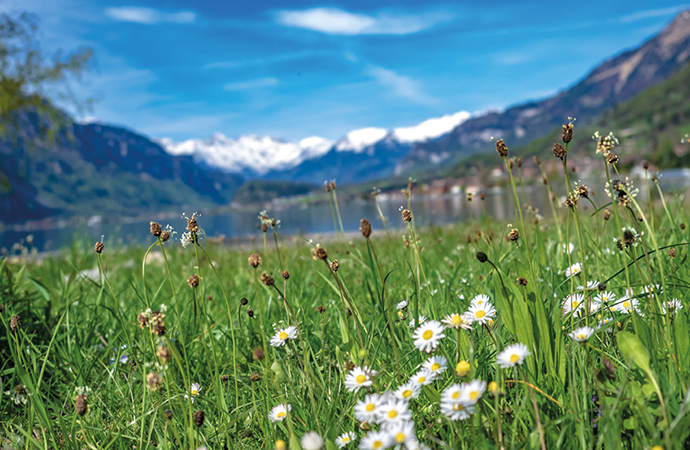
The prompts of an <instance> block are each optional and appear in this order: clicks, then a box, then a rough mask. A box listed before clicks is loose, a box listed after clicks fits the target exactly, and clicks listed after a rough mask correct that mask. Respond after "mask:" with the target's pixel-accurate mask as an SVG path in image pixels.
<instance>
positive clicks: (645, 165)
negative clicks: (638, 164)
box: [642, 161, 649, 170]
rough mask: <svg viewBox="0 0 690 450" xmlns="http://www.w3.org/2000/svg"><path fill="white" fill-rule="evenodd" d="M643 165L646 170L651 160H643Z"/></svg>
mask: <svg viewBox="0 0 690 450" xmlns="http://www.w3.org/2000/svg"><path fill="white" fill-rule="evenodd" d="M642 167H644V170H648V169H649V161H645V162H643V163H642Z"/></svg>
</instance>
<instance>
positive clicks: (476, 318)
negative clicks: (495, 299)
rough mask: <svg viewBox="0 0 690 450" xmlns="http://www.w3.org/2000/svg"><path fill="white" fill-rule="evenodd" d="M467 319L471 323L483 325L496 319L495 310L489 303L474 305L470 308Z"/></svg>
mask: <svg viewBox="0 0 690 450" xmlns="http://www.w3.org/2000/svg"><path fill="white" fill-rule="evenodd" d="M468 317H469V319H470V320H471V321H472V322H478V323H480V324H482V325H484V324H486V323H488V321H489V320H491V319H493V318H494V317H496V308H494V306H493V305H492V304H491V303H489V302H486V303H483V304H481V305H479V304H474V305H471V306H470V309H469V311H468Z"/></svg>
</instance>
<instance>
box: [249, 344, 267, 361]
mask: <svg viewBox="0 0 690 450" xmlns="http://www.w3.org/2000/svg"><path fill="white" fill-rule="evenodd" d="M252 356H253V357H254V359H255V360H257V361H261V360H262V359H264V357H265V356H266V352H264V349H263V348H261V347H257V348H255V349H254V350H252Z"/></svg>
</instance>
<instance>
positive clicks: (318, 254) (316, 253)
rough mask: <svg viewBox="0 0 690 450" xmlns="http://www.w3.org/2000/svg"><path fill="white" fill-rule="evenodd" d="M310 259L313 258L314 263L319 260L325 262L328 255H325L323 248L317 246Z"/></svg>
mask: <svg viewBox="0 0 690 450" xmlns="http://www.w3.org/2000/svg"><path fill="white" fill-rule="evenodd" d="M311 257H312V258H314V260H315V261H318V260H319V259H320V260H322V261H325V260H327V259H328V253H326V250H324V248H323V247H321V246H320V245H318V244H317V245H316V247H314V248H313V249H312V251H311Z"/></svg>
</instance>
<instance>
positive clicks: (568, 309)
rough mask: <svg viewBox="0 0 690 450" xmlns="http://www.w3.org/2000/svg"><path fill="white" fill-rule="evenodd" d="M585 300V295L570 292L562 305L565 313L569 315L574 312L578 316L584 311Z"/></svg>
mask: <svg viewBox="0 0 690 450" xmlns="http://www.w3.org/2000/svg"><path fill="white" fill-rule="evenodd" d="M584 301H585V296H584V295H582V294H570V295H568V296H567V297H566V298H565V299H563V303H562V304H561V307H562V308H563V315H564V316H565V315H568V314H570V313H573V315H575V316H578V315H579V314H580V312H581V311H582V305H583V303H584Z"/></svg>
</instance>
